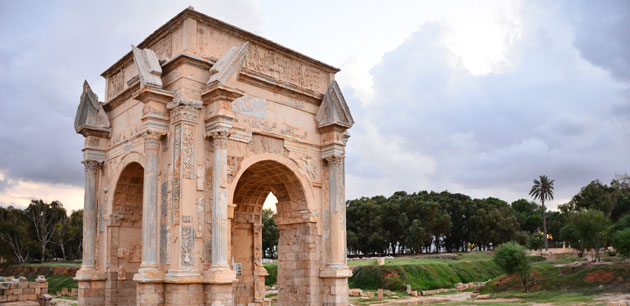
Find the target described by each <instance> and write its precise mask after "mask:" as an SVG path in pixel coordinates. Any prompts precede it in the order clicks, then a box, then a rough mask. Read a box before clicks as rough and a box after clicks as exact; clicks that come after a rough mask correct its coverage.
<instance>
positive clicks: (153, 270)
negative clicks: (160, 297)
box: [134, 130, 162, 281]
mask: <svg viewBox="0 0 630 306" xmlns="http://www.w3.org/2000/svg"><path fill="white" fill-rule="evenodd" d="M160 136H161V135H160V133H158V132H156V131H154V130H146V131H145V132H144V135H143V137H144V182H143V190H142V264H140V269H139V270H138V274H139V275H137V276H134V280H142V281H146V280H148V279H151V278H158V279H161V276H162V275H161V274H160V273H158V258H157V254H158V241H157V239H158V236H157V235H158V201H157V199H158V194H157V193H158V180H157V172H158V170H157V163H158V149H159V146H160Z"/></svg>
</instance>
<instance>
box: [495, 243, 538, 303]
mask: <svg viewBox="0 0 630 306" xmlns="http://www.w3.org/2000/svg"><path fill="white" fill-rule="evenodd" d="M494 262H495V263H496V264H497V266H499V267H500V268H501V269H503V270H504V271H505V272H506V273H508V274H515V273H516V274H518V275H519V277H520V278H521V281H522V282H523V287H525V292H529V288H528V285H527V282H528V280H527V279H528V276H529V269H530V265H529V260H528V259H527V252H526V251H525V248H523V246H521V245H520V244H518V243H516V242H507V243H504V244H502V245H500V246H499V247H497V248H496V249H495V250H494Z"/></svg>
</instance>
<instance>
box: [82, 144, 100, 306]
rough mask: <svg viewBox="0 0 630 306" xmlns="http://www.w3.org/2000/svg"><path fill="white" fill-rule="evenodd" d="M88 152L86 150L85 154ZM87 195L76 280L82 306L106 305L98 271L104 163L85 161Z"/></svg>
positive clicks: (84, 203)
mask: <svg viewBox="0 0 630 306" xmlns="http://www.w3.org/2000/svg"><path fill="white" fill-rule="evenodd" d="M85 152H86V150H84V154H86V153H85ZM83 165H85V195H84V202H83V258H82V263H81V269H79V271H77V274H76V277H75V279H76V280H77V281H78V282H79V304H80V305H94V306H97V305H98V306H100V305H105V286H104V285H105V282H104V279H105V278H104V275H103V274H102V273H99V272H97V269H96V260H95V255H96V234H97V233H96V226H97V210H96V199H97V184H96V181H97V174H98V170H99V169H100V168H101V167H102V166H103V162H102V161H97V160H92V159H85V160H83Z"/></svg>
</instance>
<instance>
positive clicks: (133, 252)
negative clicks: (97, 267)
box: [105, 162, 144, 305]
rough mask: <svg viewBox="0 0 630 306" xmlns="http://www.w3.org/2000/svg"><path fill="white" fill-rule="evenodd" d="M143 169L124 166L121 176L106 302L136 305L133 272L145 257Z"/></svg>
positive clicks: (114, 210)
mask: <svg viewBox="0 0 630 306" xmlns="http://www.w3.org/2000/svg"><path fill="white" fill-rule="evenodd" d="M143 187H144V168H142V166H141V165H140V164H138V163H136V162H132V163H130V164H128V165H127V166H125V168H124V169H123V171H122V172H121V173H120V176H119V177H118V181H117V182H116V187H115V189H114V198H113V201H112V220H110V224H111V225H110V226H108V231H109V235H108V237H109V244H110V245H111V248H110V249H111V250H116V252H115V253H112V254H110V256H109V262H110V266H111V269H110V271H111V272H108V274H110V275H108V277H107V283H108V284H107V286H106V289H105V290H108V291H109V292H108V293H107V294H106V295H105V296H106V299H107V300H106V304H107V305H136V284H135V282H134V281H133V274H135V273H136V272H137V271H138V268H139V266H140V262H141V259H142V258H141V257H142V195H143Z"/></svg>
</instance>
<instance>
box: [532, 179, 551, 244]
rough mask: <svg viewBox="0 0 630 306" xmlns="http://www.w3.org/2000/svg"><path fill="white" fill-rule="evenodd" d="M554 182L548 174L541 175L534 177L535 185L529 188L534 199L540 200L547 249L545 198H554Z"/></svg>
mask: <svg viewBox="0 0 630 306" xmlns="http://www.w3.org/2000/svg"><path fill="white" fill-rule="evenodd" d="M553 182H554V180H551V179H549V178H548V177H547V176H546V175H541V176H540V177H539V178H538V179H534V185H533V186H532V189H530V190H529V195H530V196H531V197H532V198H534V200H540V203H541V208H540V211H541V213H542V219H543V232H544V234H545V249H546V250H547V251H549V242H548V241H547V218H546V217H545V200H553V188H554V187H553Z"/></svg>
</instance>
